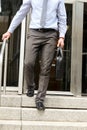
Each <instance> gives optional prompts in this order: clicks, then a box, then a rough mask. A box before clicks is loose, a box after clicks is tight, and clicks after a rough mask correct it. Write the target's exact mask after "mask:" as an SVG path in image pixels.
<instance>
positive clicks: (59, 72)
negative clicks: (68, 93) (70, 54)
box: [56, 47, 63, 80]
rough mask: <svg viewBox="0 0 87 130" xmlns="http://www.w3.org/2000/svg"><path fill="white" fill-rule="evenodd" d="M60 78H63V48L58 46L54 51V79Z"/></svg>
mask: <svg viewBox="0 0 87 130" xmlns="http://www.w3.org/2000/svg"><path fill="white" fill-rule="evenodd" d="M61 79H63V50H62V48H61V47H58V48H57V52H56V80H61Z"/></svg>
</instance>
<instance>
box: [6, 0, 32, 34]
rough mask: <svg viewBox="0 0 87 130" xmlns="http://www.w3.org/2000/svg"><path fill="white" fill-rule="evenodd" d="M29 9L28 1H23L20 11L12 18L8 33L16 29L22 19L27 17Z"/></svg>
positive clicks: (29, 3)
mask: <svg viewBox="0 0 87 130" xmlns="http://www.w3.org/2000/svg"><path fill="white" fill-rule="evenodd" d="M30 7H31V2H30V0H25V1H24V3H23V4H22V6H21V7H20V9H19V10H18V11H17V13H16V15H15V16H14V18H13V20H12V22H11V24H10V26H9V28H8V32H10V33H13V31H14V30H15V29H16V28H17V26H18V25H19V24H20V23H21V22H22V20H23V19H24V17H25V16H26V15H27V13H28V12H29V10H30Z"/></svg>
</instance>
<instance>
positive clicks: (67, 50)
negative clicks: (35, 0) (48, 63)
mask: <svg viewBox="0 0 87 130" xmlns="http://www.w3.org/2000/svg"><path fill="white" fill-rule="evenodd" d="M5 2H7V4H6V3H5ZM21 4H22V0H18V1H16V0H1V3H0V43H2V40H1V36H2V34H3V33H5V32H6V31H7V28H8V26H9V24H10V22H11V20H12V18H13V16H14V15H15V13H16V12H17V10H18V9H19V8H20V5H21ZM65 6H66V12H67V33H66V37H65V47H64V50H63V53H64V59H63V66H62V67H61V71H62V72H63V77H62V79H57V80H56V77H55V58H54V61H53V63H52V68H51V76H50V82H49V87H48V94H51V95H54V94H55V95H74V96H83V95H87V44H86V41H87V1H86V0H65ZM29 20H30V13H29V14H28V15H27V17H26V18H25V19H24V20H23V22H22V24H21V25H20V26H19V27H18V28H17V29H16V30H15V31H14V33H13V35H12V37H11V39H10V40H9V44H8V47H7V51H6V53H7V54H6V55H7V57H5V58H4V61H5V62H7V69H6V71H5V67H4V66H5V62H4V64H3V65H4V66H3V74H2V86H6V90H7V91H9V90H11V91H17V92H18V94H22V93H23V88H24V86H25V84H24V73H23V66H24V54H25V46H26V42H27V35H28V33H29V29H28V24H29ZM37 58H38V57H37ZM38 72H39V63H38V62H36V67H35V81H36V86H38V77H39V75H38ZM36 89H37V88H36Z"/></svg>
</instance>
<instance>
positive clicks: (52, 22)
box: [8, 0, 67, 37]
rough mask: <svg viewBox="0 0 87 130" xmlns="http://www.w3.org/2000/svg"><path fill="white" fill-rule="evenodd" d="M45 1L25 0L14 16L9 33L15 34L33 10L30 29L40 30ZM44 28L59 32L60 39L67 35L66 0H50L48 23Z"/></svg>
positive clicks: (46, 22) (47, 15)
mask: <svg viewBox="0 0 87 130" xmlns="http://www.w3.org/2000/svg"><path fill="white" fill-rule="evenodd" d="M42 5H43V0H25V1H24V3H23V4H22V6H21V8H20V9H19V11H18V12H17V13H16V15H15V16H14V18H13V20H12V22H11V25H10V27H9V29H8V32H10V33H13V31H14V30H15V29H16V27H17V26H18V25H19V24H20V23H21V21H22V20H23V19H24V17H25V16H26V15H27V13H28V12H29V11H30V8H31V21H30V25H29V28H32V29H39V28H41V26H40V19H41V12H42ZM44 28H51V29H55V30H58V31H59V37H65V33H66V28H67V26H66V10H65V5H64V0H48V4H47V13H46V21H45V26H44Z"/></svg>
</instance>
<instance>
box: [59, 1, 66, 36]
mask: <svg viewBox="0 0 87 130" xmlns="http://www.w3.org/2000/svg"><path fill="white" fill-rule="evenodd" d="M57 16H58V29H59V37H65V33H66V30H67V23H66V19H67V17H66V9H65V4H64V0H60V1H59V4H58V10H57Z"/></svg>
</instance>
